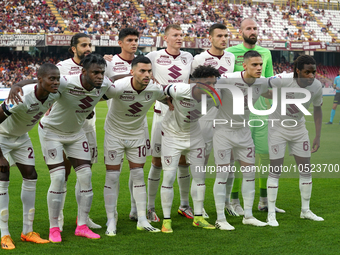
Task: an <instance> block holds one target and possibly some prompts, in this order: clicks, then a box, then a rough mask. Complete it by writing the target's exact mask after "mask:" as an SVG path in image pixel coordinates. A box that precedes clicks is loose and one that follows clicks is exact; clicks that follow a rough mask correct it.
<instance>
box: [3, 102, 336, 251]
mask: <svg viewBox="0 0 340 255" xmlns="http://www.w3.org/2000/svg"><path fill="white" fill-rule="evenodd" d="M332 100H333V97H325V98H324V105H323V113H324V115H323V122H327V121H328V120H329V114H330V109H331V106H332ZM106 111H107V107H106V103H105V102H101V103H99V104H98V106H97V108H96V112H97V141H98V151H99V158H98V160H99V162H98V164H95V165H94V166H93V175H92V184H93V190H94V199H93V204H92V210H91V213H90V215H91V218H93V220H94V222H96V223H98V224H100V225H102V226H103V228H102V229H100V230H95V232H96V233H98V234H100V235H101V236H102V238H101V239H100V240H88V239H86V238H81V237H76V236H75V235H74V230H75V226H76V225H75V219H76V214H77V207H76V201H75V195H74V186H75V177H76V176H75V174H74V172H72V174H71V175H70V178H69V181H68V194H67V198H66V203H65V210H64V215H65V225H64V231H63V232H62V238H63V242H62V243H60V244H40V245H38V244H32V243H23V242H21V241H20V233H21V229H22V204H21V201H20V192H21V188H20V187H21V182H22V178H21V176H20V174H19V171H18V170H17V168H15V167H14V168H12V169H11V177H10V181H11V183H10V187H9V193H10V208H9V212H10V218H9V230H10V232H11V235H12V238H13V240H14V241H15V242H16V249H15V250H13V251H2V253H3V254H5V252H8V254H10V253H11V254H16V253H18V254H19V253H20V254H103V253H110V254H111V253H112V254H113V253H114V254H162V253H165V254H168V253H171V254H208V253H217V252H218V253H231V254H260V253H262V254H270V253H277V254H338V253H339V251H338V245H339V244H340V241H339V235H338V234H339V230H338V227H337V226H338V225H337V223H339V220H340V217H339V213H338V209H339V202H340V199H339V195H338V190H339V184H340V180H339V179H338V178H327V179H326V178H314V179H313V183H314V185H313V194H312V200H311V208H312V210H313V211H314V212H315V213H316V214H317V215H320V216H322V217H324V219H325V221H324V222H312V221H308V220H302V219H300V218H299V214H300V194H299V188H298V179H296V178H285V174H282V176H281V179H280V189H279V194H278V200H277V205H278V206H279V207H280V208H283V209H285V210H286V211H287V213H286V214H278V215H277V220H278V221H279V223H280V226H279V227H277V228H273V227H269V226H267V227H263V228H259V227H253V226H244V225H242V222H241V221H242V218H240V217H227V219H228V221H229V222H230V223H231V224H232V225H233V226H235V228H236V230H235V231H220V230H204V229H196V228H194V227H193V226H192V221H191V220H189V219H186V218H183V217H181V216H179V215H178V214H177V212H176V209H177V207H178V205H179V195H178V188H177V187H178V186H177V183H176V184H175V188H174V191H175V199H174V203H173V210H172V220H173V230H174V233H173V234H163V233H146V232H141V231H137V230H136V223H135V222H131V221H130V220H129V219H128V215H129V211H130V195H129V191H128V177H129V170H128V167H127V163H126V162H124V168H123V171H122V174H121V177H120V184H121V185H120V195H119V201H118V212H119V221H118V225H117V236H115V237H107V236H105V234H104V233H105V230H106V227H105V223H106V213H105V207H104V199H103V186H104V182H105V167H104V163H103V139H104V131H103V123H104V119H105V114H106ZM306 119H307V128H308V129H309V130H310V133H309V134H310V138H311V140H312V139H313V138H314V124H313V119H312V117H307V118H306ZM339 119H340V109H339V112H338V113H337V115H336V117H335V120H334V123H337V120H339ZM148 121H149V127H150V128H151V121H152V112H151V111H149V114H148ZM339 129H340V126H339V125H338V124H333V125H330V126H326V125H323V126H322V137H321V148H320V150H319V151H318V152H317V153H315V154H313V155H312V160H311V162H312V163H315V164H323V163H325V164H339V163H340V162H339V160H338V159H339V157H338V156H336V155H337V154H336V151H337V146H338V142H339V135H338V134H339ZM30 137H31V139H32V142H33V145H34V150H35V156H36V169H37V172H38V175H39V178H38V184H37V196H36V217H35V221H34V230H35V231H37V232H39V233H40V234H41V236H42V237H43V238H48V230H49V222H48V213H47V202H46V194H47V190H48V187H49V184H50V179H49V173H48V170H47V167H46V165H45V163H44V161H43V157H42V154H41V149H40V144H39V139H38V134H37V127H35V128H34V129H33V130H32V131H31V132H30ZM150 160H151V158H148V160H147V163H146V164H145V168H144V169H145V180H146V181H147V173H148V171H149V168H150ZM285 164H287V165H288V164H293V159H292V157H289V156H287V157H286V160H285ZM209 177H211V176H209ZM329 177H339V173H338V174H332V175H331V176H329ZM256 181H257V180H256ZM206 182H207V185H206V186H207V189H206V200H205V209H206V211H207V213H208V214H209V215H210V220H209V221H210V223H214V222H215V220H216V213H215V205H214V198H213V183H214V179H213V178H207V181H206ZM256 189H257V191H256V197H255V202H254V216H255V217H257V218H258V219H260V220H262V221H265V220H266V217H267V213H264V212H258V211H257V209H256V205H257V203H258V183H256ZM156 211H157V213H158V215H159V216H160V217H161V216H162V210H161V203H160V196H159V195H158V196H157V199H156ZM153 225H154V226H155V227H158V228H161V223H156V224H153Z"/></svg>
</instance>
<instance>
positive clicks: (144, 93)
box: [104, 56, 165, 236]
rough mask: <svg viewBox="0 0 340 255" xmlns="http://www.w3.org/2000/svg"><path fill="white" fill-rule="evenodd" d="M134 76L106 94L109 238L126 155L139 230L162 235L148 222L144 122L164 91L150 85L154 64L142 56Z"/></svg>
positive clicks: (135, 64) (134, 66) (134, 62)
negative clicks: (108, 101)
mask: <svg viewBox="0 0 340 255" xmlns="http://www.w3.org/2000/svg"><path fill="white" fill-rule="evenodd" d="M131 74H132V76H133V77H125V78H123V79H120V80H118V81H115V83H114V87H115V90H113V91H112V92H110V93H107V94H106V96H107V97H108V98H112V100H110V107H109V108H110V111H109V112H108V114H107V116H106V120H105V126H104V129H105V140H104V157H105V165H106V178H105V180H106V181H105V187H104V194H105V196H106V197H105V208H106V213H107V218H108V221H107V222H108V224H107V225H108V227H107V231H106V233H105V234H106V235H108V236H115V235H116V224H117V222H116V220H117V219H116V216H115V214H114V212H115V211H116V208H115V207H116V205H117V199H118V193H117V190H118V189H117V185H118V183H119V176H120V169H121V166H120V165H121V163H122V158H123V156H124V152H125V153H126V157H127V160H128V161H129V166H130V173H131V179H132V182H133V192H132V194H133V196H134V199H135V201H136V207H137V215H138V216H137V217H138V222H137V229H138V230H146V231H150V232H160V230H159V229H157V228H154V227H152V226H151V225H150V223H149V222H148V221H147V219H146V187H145V182H144V171H143V167H144V164H145V161H146V144H145V139H146V137H145V129H144V125H143V123H144V119H145V116H146V114H147V112H148V110H149V108H150V107H151V106H152V105H153V104H154V102H155V100H161V99H164V98H165V96H164V92H163V89H162V88H161V87H160V86H159V85H156V84H155V83H153V82H152V81H150V79H151V77H152V66H151V61H150V59H148V58H147V57H144V56H139V57H137V58H135V59H134V60H132V63H131Z"/></svg>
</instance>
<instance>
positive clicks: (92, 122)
mask: <svg viewBox="0 0 340 255" xmlns="http://www.w3.org/2000/svg"><path fill="white" fill-rule="evenodd" d="M91 46H92V44H91V38H90V36H88V35H86V34H83V33H78V34H75V35H74V36H72V38H71V47H70V48H69V53H70V54H72V55H73V58H69V59H66V60H64V61H61V62H59V63H57V67H58V68H59V71H60V75H62V76H63V75H79V74H81V72H82V69H83V67H82V66H81V65H80V61H81V60H82V59H84V57H85V56H86V55H88V54H90V53H91V52H92V49H91ZM83 129H84V131H85V134H86V137H87V140H88V142H89V150H90V152H91V165H92V164H94V163H97V162H98V150H97V138H96V116H95V115H94V116H93V117H92V118H91V117H89V119H86V121H85V123H84V126H83ZM64 162H65V171H66V177H65V184H64V186H63V199H62V205H61V210H60V214H59V219H58V220H59V228H60V231H63V225H64V213H63V210H64V204H65V198H66V193H67V179H68V176H69V175H70V173H71V167H72V164H71V162H70V161H69V160H68V159H66V158H64ZM75 193H76V200H77V204H78V208H79V204H80V199H81V194H80V186H79V182H78V180H77V182H76V187H75ZM86 224H87V226H88V227H90V228H101V226H100V225H98V224H96V223H94V222H93V221H92V219H91V218H88V219H87V222H86Z"/></svg>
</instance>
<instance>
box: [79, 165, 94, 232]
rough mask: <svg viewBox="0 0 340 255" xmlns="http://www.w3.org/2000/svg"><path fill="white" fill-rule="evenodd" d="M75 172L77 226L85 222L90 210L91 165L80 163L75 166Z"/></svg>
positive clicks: (91, 192) (91, 197)
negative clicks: (76, 181)
mask: <svg viewBox="0 0 340 255" xmlns="http://www.w3.org/2000/svg"><path fill="white" fill-rule="evenodd" d="M74 170H75V172H76V174H77V179H78V182H79V186H80V194H81V198H80V204H79V206H78V210H79V215H78V226H82V225H84V224H86V222H87V218H88V216H89V212H90V210H91V205H92V199H93V190H92V183H91V177H92V172H91V167H90V165H88V164H84V165H80V166H78V167H76V168H75V169H74Z"/></svg>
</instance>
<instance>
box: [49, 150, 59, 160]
mask: <svg viewBox="0 0 340 255" xmlns="http://www.w3.org/2000/svg"><path fill="white" fill-rule="evenodd" d="M48 156H49V157H50V158H51V159H55V157H56V156H57V149H51V150H48Z"/></svg>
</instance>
